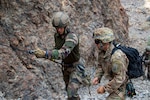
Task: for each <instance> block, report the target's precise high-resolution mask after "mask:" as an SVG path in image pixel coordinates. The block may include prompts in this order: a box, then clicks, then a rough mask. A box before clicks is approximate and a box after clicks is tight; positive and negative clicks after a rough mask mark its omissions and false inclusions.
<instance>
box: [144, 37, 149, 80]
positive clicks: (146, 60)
mask: <svg viewBox="0 0 150 100" xmlns="http://www.w3.org/2000/svg"><path fill="white" fill-rule="evenodd" d="M143 58H144V64H145V67H147V69H148V71H147V79H148V80H150V37H149V38H148V41H147V46H146V48H145V52H144V53H143Z"/></svg>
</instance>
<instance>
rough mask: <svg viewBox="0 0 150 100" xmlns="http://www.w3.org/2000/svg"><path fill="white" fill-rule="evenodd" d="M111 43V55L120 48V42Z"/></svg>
mask: <svg viewBox="0 0 150 100" xmlns="http://www.w3.org/2000/svg"><path fill="white" fill-rule="evenodd" d="M113 45H114V48H113V50H112V52H111V55H112V54H114V52H115V51H116V50H118V49H120V48H119V46H120V43H115V42H114V41H113Z"/></svg>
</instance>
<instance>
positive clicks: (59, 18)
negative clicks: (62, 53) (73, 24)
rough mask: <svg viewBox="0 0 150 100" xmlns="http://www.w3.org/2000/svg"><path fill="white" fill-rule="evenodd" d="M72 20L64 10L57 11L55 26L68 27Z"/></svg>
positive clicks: (54, 20) (53, 21)
mask: <svg viewBox="0 0 150 100" xmlns="http://www.w3.org/2000/svg"><path fill="white" fill-rule="evenodd" d="M69 22H70V19H69V16H68V15H67V14H66V13H64V12H56V13H55V14H54V16H53V20H52V25H53V27H66V26H68V24H69Z"/></svg>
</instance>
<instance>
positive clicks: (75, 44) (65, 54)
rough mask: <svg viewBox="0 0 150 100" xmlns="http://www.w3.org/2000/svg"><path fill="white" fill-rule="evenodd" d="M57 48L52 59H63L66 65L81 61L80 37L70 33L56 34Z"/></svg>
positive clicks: (52, 53)
mask: <svg viewBox="0 0 150 100" xmlns="http://www.w3.org/2000/svg"><path fill="white" fill-rule="evenodd" d="M54 39H55V48H54V50H52V52H51V55H52V56H51V58H52V59H62V60H63V62H64V63H66V64H71V63H74V62H77V61H78V60H79V59H80V54H79V39H78V36H77V35H76V34H74V33H71V32H69V31H65V33H64V34H63V35H59V34H58V33H55V35H54Z"/></svg>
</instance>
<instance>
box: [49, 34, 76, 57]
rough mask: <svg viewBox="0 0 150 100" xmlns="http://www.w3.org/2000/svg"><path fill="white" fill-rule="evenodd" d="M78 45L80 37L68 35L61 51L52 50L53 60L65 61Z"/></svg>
mask: <svg viewBox="0 0 150 100" xmlns="http://www.w3.org/2000/svg"><path fill="white" fill-rule="evenodd" d="M77 44H78V37H77V35H76V34H73V33H71V34H68V35H67V36H66V40H65V43H64V45H63V46H62V48H60V49H59V50H57V49H54V50H52V54H51V58H52V59H65V58H66V57H67V56H68V55H69V54H70V53H71V51H72V50H73V48H74V47H75V46H76V45H77Z"/></svg>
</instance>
